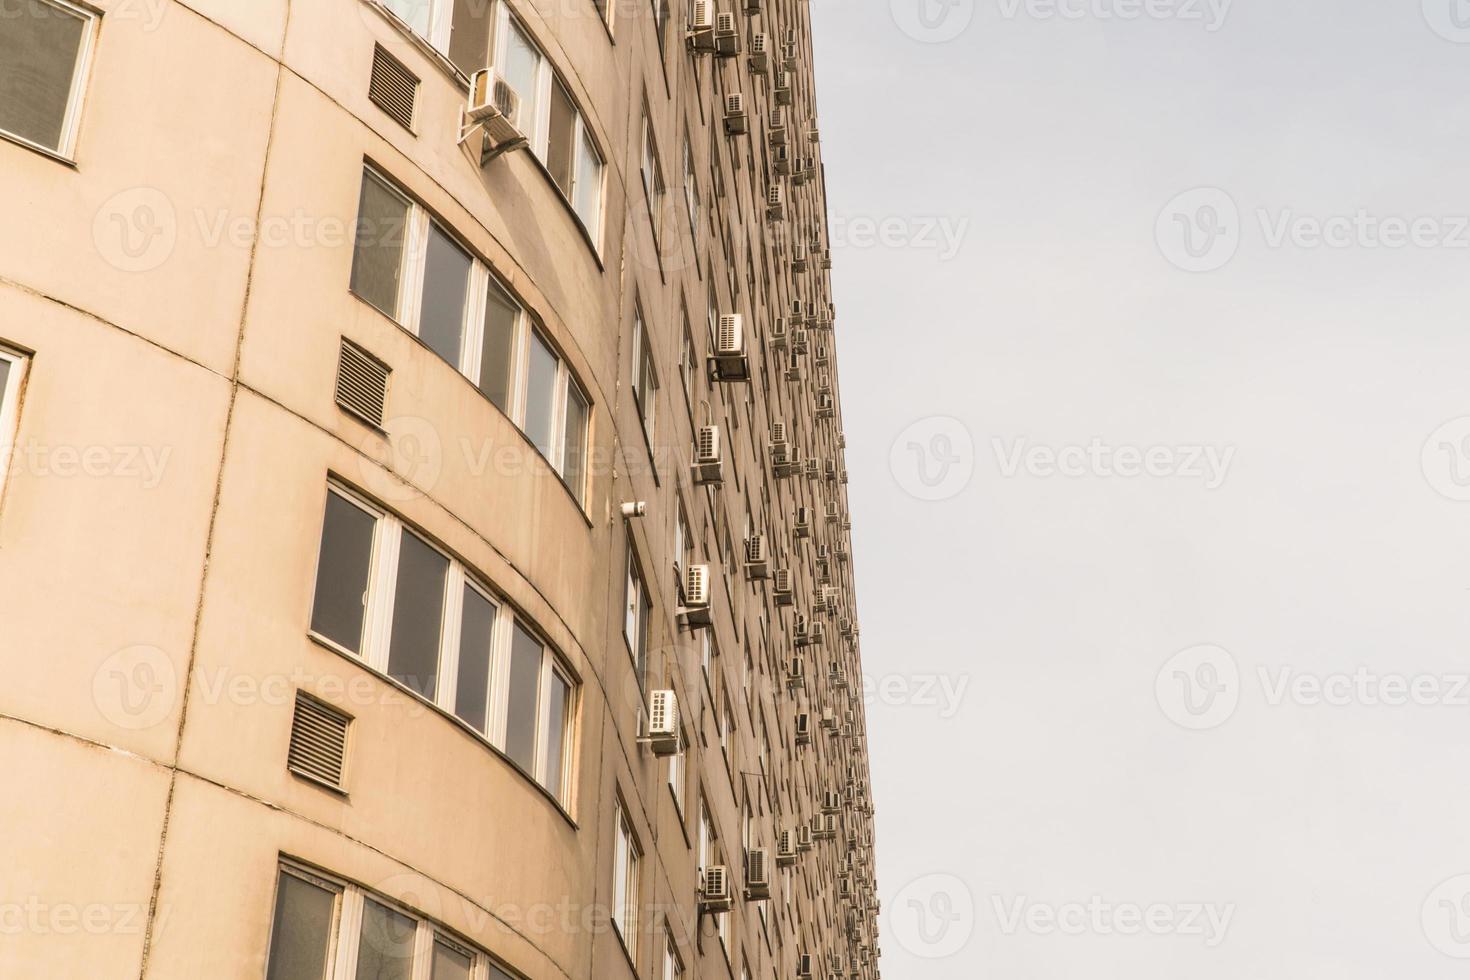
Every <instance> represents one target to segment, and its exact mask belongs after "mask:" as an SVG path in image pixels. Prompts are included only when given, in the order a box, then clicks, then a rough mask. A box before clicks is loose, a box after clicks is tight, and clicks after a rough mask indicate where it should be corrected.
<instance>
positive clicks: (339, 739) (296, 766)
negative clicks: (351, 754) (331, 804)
mask: <svg viewBox="0 0 1470 980" xmlns="http://www.w3.org/2000/svg"><path fill="white" fill-rule="evenodd" d="M350 722H351V719H350V718H348V717H347V716H346V715H344V714H342V713H341V712H339V711H337V710H336V709H334V708H330V707H328V706H327V705H325V704H323V703H322V702H320V701H318V700H317V699H316V698H313V697H308V696H307V695H305V694H302V693H300V692H297V694H296V715H295V717H294V718H293V719H292V720H291V750H290V752H289V753H288V755H287V756H286V767H287V768H288V769H290V770H291V771H292V772H294V773H297V774H299V775H302V776H305V777H307V778H308V779H313V780H316V781H317V782H320V783H325V784H326V785H328V786H331V787H333V788H334V789H341V788H342V774H343V769H344V767H345V765H346V761H347V726H348V724H349V723H350Z"/></svg>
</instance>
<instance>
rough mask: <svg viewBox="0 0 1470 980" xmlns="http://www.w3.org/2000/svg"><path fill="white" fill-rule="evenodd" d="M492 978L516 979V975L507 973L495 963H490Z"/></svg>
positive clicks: (491, 979) (497, 979)
mask: <svg viewBox="0 0 1470 980" xmlns="http://www.w3.org/2000/svg"><path fill="white" fill-rule="evenodd" d="M490 980H515V977H513V976H511V975H510V974H509V973H506V972H505V971H504V970H502V969H501V968H500V967H498V966H496V965H495V964H494V963H491V964H490Z"/></svg>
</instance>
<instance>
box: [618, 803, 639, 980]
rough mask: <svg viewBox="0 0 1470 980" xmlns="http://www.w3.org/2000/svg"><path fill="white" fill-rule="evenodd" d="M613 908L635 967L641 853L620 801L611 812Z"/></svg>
mask: <svg viewBox="0 0 1470 980" xmlns="http://www.w3.org/2000/svg"><path fill="white" fill-rule="evenodd" d="M613 810H614V817H613V835H614V845H613V846H614V854H613V907H612V923H613V928H614V929H616V930H617V933H618V938H619V939H621V940H622V942H623V948H624V949H625V950H627V952H628V959H630V960H632V961H633V965H634V966H635V967H636V966H637V964H638V919H639V915H638V912H639V908H638V902H639V900H640V899H639V894H638V893H639V886H640V885H641V883H642V876H641V871H642V868H641V864H642V861H643V852H642V850H641V849H640V848H639V846H638V838H637V836H636V835H635V834H634V833H633V823H632V821H631V820H629V819H628V808H627V807H626V806H625V805H624V804H623V803H622V801H621V800H620V801H619V802H618V804H617V805H616V806H615V807H614V808H613Z"/></svg>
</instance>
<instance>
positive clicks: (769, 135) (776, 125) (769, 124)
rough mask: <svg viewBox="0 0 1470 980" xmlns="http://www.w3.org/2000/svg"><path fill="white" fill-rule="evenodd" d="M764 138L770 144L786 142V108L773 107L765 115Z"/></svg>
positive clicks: (777, 144) (781, 144)
mask: <svg viewBox="0 0 1470 980" xmlns="http://www.w3.org/2000/svg"><path fill="white" fill-rule="evenodd" d="M766 139H767V141H769V142H770V144H771V145H772V146H784V145H785V144H786V110H785V109H782V108H779V107H778V108H775V109H772V110H771V111H770V113H769V114H767V116H766Z"/></svg>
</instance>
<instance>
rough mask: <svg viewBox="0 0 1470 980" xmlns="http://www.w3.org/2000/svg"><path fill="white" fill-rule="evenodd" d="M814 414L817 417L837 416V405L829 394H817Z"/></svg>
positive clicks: (828, 417)
mask: <svg viewBox="0 0 1470 980" xmlns="http://www.w3.org/2000/svg"><path fill="white" fill-rule="evenodd" d="M816 416H817V418H819V419H831V418H836V417H837V406H836V404H835V403H834V402H833V401H832V396H831V395H824V394H818V395H817V411H816Z"/></svg>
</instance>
